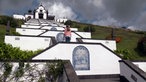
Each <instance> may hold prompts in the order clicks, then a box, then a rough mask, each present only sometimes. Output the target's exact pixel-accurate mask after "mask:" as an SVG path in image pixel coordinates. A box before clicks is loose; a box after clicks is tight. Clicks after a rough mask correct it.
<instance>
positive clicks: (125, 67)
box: [120, 60, 146, 82]
mask: <svg viewBox="0 0 146 82" xmlns="http://www.w3.org/2000/svg"><path fill="white" fill-rule="evenodd" d="M139 66H142V68H146V62H139V63H138V62H136V63H135V64H134V63H132V62H131V61H128V60H121V61H120V76H121V77H122V79H123V78H124V79H126V80H128V82H146V73H145V72H146V70H145V69H144V70H142V69H141V68H139Z"/></svg>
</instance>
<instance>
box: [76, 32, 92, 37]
mask: <svg viewBox="0 0 146 82" xmlns="http://www.w3.org/2000/svg"><path fill="white" fill-rule="evenodd" d="M76 33H77V34H79V35H80V36H82V37H84V38H91V32H76Z"/></svg>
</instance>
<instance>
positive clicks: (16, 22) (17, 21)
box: [0, 16, 24, 28]
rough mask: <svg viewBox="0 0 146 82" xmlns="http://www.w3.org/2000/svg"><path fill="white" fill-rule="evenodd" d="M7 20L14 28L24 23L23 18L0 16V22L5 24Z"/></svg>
mask: <svg viewBox="0 0 146 82" xmlns="http://www.w3.org/2000/svg"><path fill="white" fill-rule="evenodd" d="M8 21H10V26H11V27H15V28H16V27H20V25H22V24H23V23H24V20H20V19H14V18H13V17H9V16H0V24H2V25H7V23H8Z"/></svg>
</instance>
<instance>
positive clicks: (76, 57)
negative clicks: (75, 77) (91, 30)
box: [72, 46, 90, 70]
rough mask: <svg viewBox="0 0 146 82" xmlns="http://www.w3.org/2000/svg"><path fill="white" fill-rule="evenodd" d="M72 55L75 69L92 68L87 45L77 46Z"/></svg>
mask: <svg viewBox="0 0 146 82" xmlns="http://www.w3.org/2000/svg"><path fill="white" fill-rule="evenodd" d="M72 56H73V57H72V58H73V59H72V60H73V67H74V69H75V70H90V57H89V56H90V54H89V51H88V49H87V48H86V47H85V46H77V47H75V48H74V50H73V55H72Z"/></svg>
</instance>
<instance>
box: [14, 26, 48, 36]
mask: <svg viewBox="0 0 146 82" xmlns="http://www.w3.org/2000/svg"><path fill="white" fill-rule="evenodd" d="M45 31H46V30H43V29H27V28H16V32H18V33H20V34H21V35H35V36H37V35H39V34H41V33H43V32H45Z"/></svg>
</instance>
